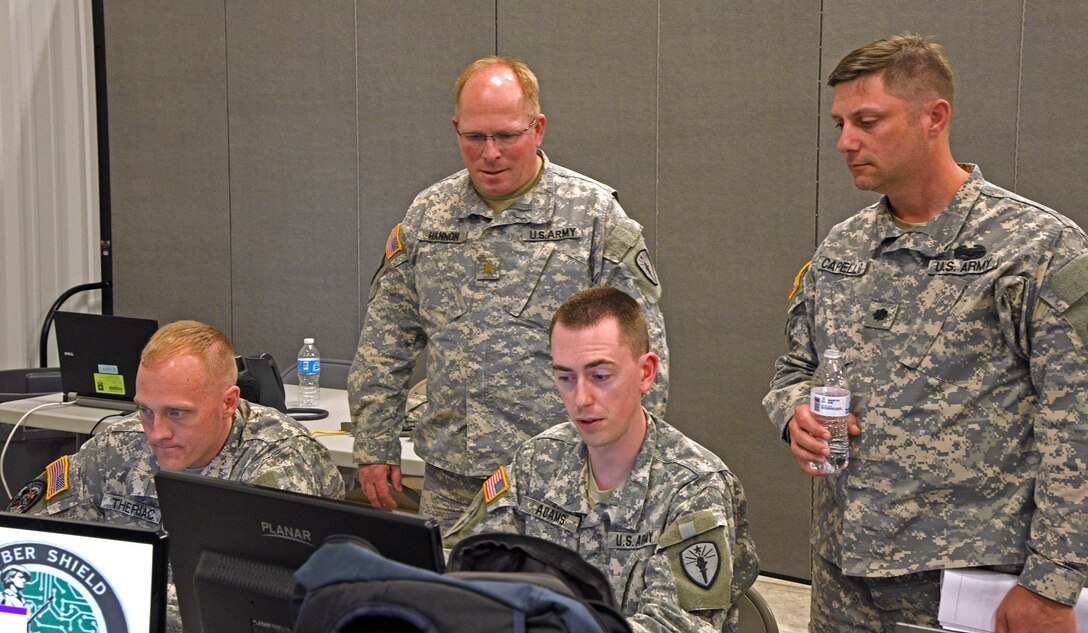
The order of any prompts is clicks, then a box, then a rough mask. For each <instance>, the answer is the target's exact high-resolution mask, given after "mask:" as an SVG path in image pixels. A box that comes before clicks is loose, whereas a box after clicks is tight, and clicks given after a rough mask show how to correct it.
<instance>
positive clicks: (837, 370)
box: [809, 349, 850, 475]
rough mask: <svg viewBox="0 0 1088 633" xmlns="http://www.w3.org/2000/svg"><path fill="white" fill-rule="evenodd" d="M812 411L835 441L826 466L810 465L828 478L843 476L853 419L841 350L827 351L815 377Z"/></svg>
mask: <svg viewBox="0 0 1088 633" xmlns="http://www.w3.org/2000/svg"><path fill="white" fill-rule="evenodd" d="M809 407H810V408H811V409H812V415H813V417H815V418H816V421H817V422H819V423H820V424H823V425H824V427H826V428H827V430H829V431H831V440H830V441H829V442H827V445H828V446H829V447H830V448H831V454H830V455H828V456H827V460H826V461H825V462H824V463H822V464H817V463H814V462H809V465H810V466H812V467H813V468H815V469H816V470H817V471H819V472H820V473H822V474H824V475H833V474H835V473H838V472H842V470H843V469H844V468H846V464H847V463H848V462H849V461H850V437H849V434H848V433H847V431H846V425H847V423H846V419H847V417H848V416H849V415H850V384H849V383H848V382H847V380H846V372H845V371H844V370H843V363H842V354H841V353H840V352H839V350H837V349H827V350H824V359H823V361H821V362H820V365H819V366H818V367H817V368H816V373H815V374H813V376H812V391H811V392H810V395H809Z"/></svg>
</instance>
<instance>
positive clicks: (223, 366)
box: [140, 321, 238, 386]
mask: <svg viewBox="0 0 1088 633" xmlns="http://www.w3.org/2000/svg"><path fill="white" fill-rule="evenodd" d="M182 354H192V355H193V356H196V357H197V358H199V359H200V360H201V361H203V363H204V367H205V369H206V371H207V378H208V380H209V382H210V383H211V384H217V383H222V384H223V385H224V386H229V385H233V384H235V383H236V382H238V366H237V364H235V360H234V346H233V345H231V343H230V339H229V338H227V335H226V334H224V333H223V331H222V330H220V329H219V328H217V327H214V326H211V325H208V324H207V323H201V322H200V321H175V322H173V323H169V324H167V325H164V326H162V327H161V328H159V330H158V331H157V332H155V334H154V336H152V337H151V340H150V341H148V342H147V345H145V346H144V350H143V352H141V353H140V364H141V365H146V366H148V367H153V366H155V365H159V364H161V363H165V362H167V361H169V360H171V359H173V358H176V357H178V356H180V355H182Z"/></svg>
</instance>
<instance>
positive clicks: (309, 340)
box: [302, 338, 838, 353]
mask: <svg viewBox="0 0 1088 633" xmlns="http://www.w3.org/2000/svg"><path fill="white" fill-rule="evenodd" d="M302 344H303V345H313V344H314V340H313V339H312V338H304V339H302ZM836 353H838V352H836Z"/></svg>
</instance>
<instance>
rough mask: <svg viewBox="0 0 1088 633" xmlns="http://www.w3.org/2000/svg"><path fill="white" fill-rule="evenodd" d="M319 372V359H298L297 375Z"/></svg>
mask: <svg viewBox="0 0 1088 633" xmlns="http://www.w3.org/2000/svg"><path fill="white" fill-rule="evenodd" d="M319 371H321V359H320V358H300V359H298V373H300V374H316V373H317V372H319Z"/></svg>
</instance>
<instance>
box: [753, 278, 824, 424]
mask: <svg viewBox="0 0 1088 633" xmlns="http://www.w3.org/2000/svg"><path fill="white" fill-rule="evenodd" d="M812 283H813V277H812V270H811V269H810V268H808V265H807V264H806V265H805V268H802V269H801V272H800V273H798V281H797V284H796V288H795V289H794V292H793V294H792V298H791V299H790V307H789V316H788V317H787V319H786V340H787V342H788V344H789V352H787V353H785V354H783V355H782V356H779V357H778V360H776V361H775V363H774V369H775V372H774V378H772V379H771V388H770V391H769V392H768V393H767V395H766V396H764V397H763V408H764V410H765V411H766V412H767V415H768V416H770V418H771V422H772V423H773V424H774V425H775V427H777V428H778V433H779V435H780V436H781V437H782V439H783V440H786V441H787V442H788V441H789V437H788V436H787V435H786V433H787V429H786V425H787V424H789V421H790V418H792V417H793V410H794V409H795V408H796V407H797V406H798V405H801V404H804V403H805V402H807V401H808V392H809V383H810V381H811V379H812V374H813V373H814V372H815V371H816V365H818V364H819V357H818V356H817V354H816V349H815V344H814V343H813V338H812V330H813V327H814V324H813V320H812V318H813V317H812V315H813V308H812V300H811V295H810V289H811V288H812Z"/></svg>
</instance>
